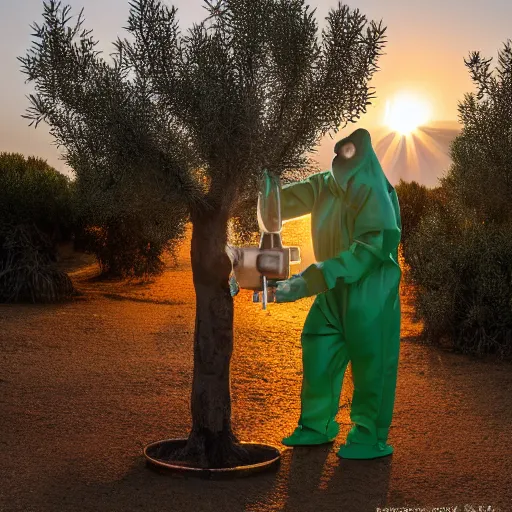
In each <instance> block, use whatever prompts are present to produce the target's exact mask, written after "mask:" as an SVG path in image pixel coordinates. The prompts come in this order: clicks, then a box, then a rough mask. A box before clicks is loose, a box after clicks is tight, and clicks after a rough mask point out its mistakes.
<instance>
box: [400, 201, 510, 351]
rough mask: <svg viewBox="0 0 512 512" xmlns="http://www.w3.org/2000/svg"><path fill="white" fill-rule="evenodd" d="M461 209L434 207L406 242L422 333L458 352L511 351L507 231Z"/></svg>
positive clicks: (429, 339)
mask: <svg viewBox="0 0 512 512" xmlns="http://www.w3.org/2000/svg"><path fill="white" fill-rule="evenodd" d="M463 212H464V210H463V208H462V207H456V206H455V205H452V206H451V207H450V209H447V210H443V209H440V208H434V209H432V210H431V211H429V212H428V214H427V215H426V216H425V217H424V218H423V220H422V221H421V222H420V225H419V228H418V231H417V233H416V235H415V236H413V237H412V239H411V241H410V245H409V251H408V255H409V261H408V263H409V266H410V268H409V270H408V272H409V273H410V276H411V277H412V280H413V281H414V283H415V284H416V308H417V313H418V315H419V316H420V317H421V319H422V320H423V322H424V332H423V334H424V336H425V337H426V339H427V340H428V341H430V342H432V343H435V344H439V343H443V342H448V343H449V344H451V345H452V346H453V347H454V348H455V349H457V350H458V351H461V352H464V353H471V354H475V355H483V354H485V353H493V354H497V355H499V356H501V357H509V356H511V355H512V350H511V349H512V258H511V255H512V236H511V235H512V233H511V232H507V231H506V230H504V229H503V228H501V227H498V226H492V225H486V224H485V223H481V222H480V223H479V222H476V221H475V220H474V218H471V217H470V216H469V214H467V213H466V216H464V213H463Z"/></svg>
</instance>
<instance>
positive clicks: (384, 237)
mask: <svg viewBox="0 0 512 512" xmlns="http://www.w3.org/2000/svg"><path fill="white" fill-rule="evenodd" d="M399 241H400V228H399V226H398V225H397V217H396V215H395V210H394V208H393V205H392V202H391V199H390V197H389V194H388V193H387V191H386V190H385V189H384V188H383V189H382V191H381V190H375V189H368V191H367V192H366V193H365V194H364V199H363V201H362V205H361V207H360V209H359V210H358V213H357V216H356V218H355V221H354V230H353V237H352V240H351V245H350V247H349V248H348V249H347V250H345V251H342V252H341V253H340V254H338V255H337V256H336V257H334V258H330V259H328V260H326V261H323V262H321V263H316V264H313V265H310V266H309V267H308V268H307V269H306V270H305V271H304V272H303V273H302V276H303V278H304V279H305V281H306V283H307V286H308V292H309V293H310V295H317V294H318V293H322V292H325V291H327V290H330V289H332V288H334V287H335V286H336V282H337V281H338V279H343V280H344V281H345V283H347V284H352V283H356V282H357V281H359V280H360V279H362V278H363V277H364V276H366V275H368V274H369V273H370V272H372V271H373V270H375V269H376V268H377V267H378V266H379V265H380V264H381V263H382V262H383V261H386V260H389V258H390V254H391V253H393V252H394V251H395V250H396V247H397V246H398V243H399Z"/></svg>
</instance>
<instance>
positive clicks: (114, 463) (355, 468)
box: [0, 221, 512, 512]
mask: <svg viewBox="0 0 512 512" xmlns="http://www.w3.org/2000/svg"><path fill="white" fill-rule="evenodd" d="M304 222H306V221H304ZM299 227H300V229H299ZM304 229H307V226H306V225H305V224H303V225H301V224H300V223H296V224H293V223H290V224H287V225H286V226H285V233H284V235H285V236H284V239H285V242H286V243H288V244H290V245H292V244H295V243H300V242H304V239H305V238H304ZM301 245H303V243H302V244H301ZM188 257H189V247H187V244H185V245H184V246H183V248H182V250H181V254H180V265H179V267H178V268H174V269H172V268H169V269H168V270H167V271H166V272H165V274H164V275H162V276H161V277H158V278H157V279H155V280H154V281H153V282H151V283H144V284H140V283H137V282H135V281H134V282H131V283H126V282H98V281H90V278H91V277H92V276H93V275H94V274H95V272H97V267H96V266H95V264H94V263H93V261H92V260H91V259H90V258H89V257H86V256H80V257H76V256H75V257H73V258H71V259H69V260H65V261H64V262H63V263H64V265H63V266H64V268H66V266H67V268H68V269H69V270H71V276H72V279H73V281H74V283H75V284H76V285H77V287H78V288H79V289H80V290H81V291H82V292H84V295H83V296H82V297H80V298H79V299H78V300H76V301H74V302H72V303H69V304H64V305H50V306H30V305H26V306H19V305H17V306H0V434H1V435H0V460H1V461H2V464H1V465H0V511H2V512H11V511H24V512H31V511H33V512H46V511H48V512H56V511H59V512H67V511H70V512H76V511H80V512H86V511H91V512H98V511H108V512H111V511H112V512H114V511H120V512H121V511H123V512H126V511H132V510H133V511H136V510H144V511H147V512H151V511H155V512H156V511H161V510H170V511H194V512H201V511H210V510H212V511H262V512H265V511H278V510H289V511H303V510H304V511H309V510H311V511H322V512H326V511H337V512H339V511H357V512H364V511H373V512H374V511H375V510H376V509H377V507H381V508H384V507H386V506H387V507H403V506H409V507H414V506H417V507H420V506H421V507H449V506H451V507H455V506H456V505H458V507H459V508H458V510H464V505H465V504H466V505H472V506H473V507H474V508H475V510H478V508H477V507H478V506H479V505H480V506H486V507H487V506H493V507H494V508H495V509H498V508H501V510H503V511H508V510H512V486H511V485H510V475H511V474H512V448H511V447H512V445H511V443H510V440H511V439H512V396H511V394H510V389H511V386H512V367H511V365H510V364H500V363H495V362H492V361H485V362H482V361H476V360H473V359H471V358H468V357H465V356H461V355H457V354H452V353H450V352H447V351H442V350H440V349H436V348H432V347H429V346H425V345H422V344H421V343H419V342H417V341H416V340H415V338H416V336H417V335H418V333H419V332H420V329H421V326H420V325H419V324H416V323H414V322H413V321H412V306H411V301H410V290H409V289H407V288H405V287H404V288H403V290H402V300H403V325H402V336H403V343H402V350H401V358H400V369H399V379H398V388H397V404H396V409H395V411H396V412H395V416H394V423H393V426H392V429H391V434H390V441H391V442H392V444H393V445H394V447H395V453H394V454H393V455H392V457H388V458H384V459H380V460H374V461H345V460H340V459H338V458H337V456H336V451H337V449H338V447H339V445H340V443H342V442H343V440H344V438H345V436H346V434H347V432H348V429H349V428H350V420H349V405H350V396H351V392H352V383H351V380H350V376H349V375H348V376H347V378H346V380H345V386H344V390H343V395H342V400H341V408H340V412H339V415H338V419H339V421H340V424H341V431H340V434H339V436H338V437H337V439H336V441H335V443H334V444H333V445H328V446H322V447H311V448H302V449H295V450H287V451H285V452H284V453H283V456H282V462H281V467H280V469H279V470H278V471H277V472H276V473H269V474H263V475H259V476H255V477H251V478H248V479H241V480H233V481H220V482H218V481H203V480H197V479H182V478H172V477H169V476H165V475H159V474H156V473H154V472H152V471H148V470H147V469H146V467H145V462H144V458H143V456H142V450H143V447H144V446H145V445H146V444H148V443H150V442H153V441H157V440H159V439H167V438H180V437H186V436H187V434H188V432H189V428H190V413H189V398H190V396H189V395H190V389H191V379H192V334H193V329H194V290H193V285H192V278H191V273H190V265H189V263H188ZM308 258H310V248H309V247H307V246H306V247H305V260H306V261H305V262H304V265H306V264H308V263H309V262H308V261H307V260H308ZM310 305H311V299H306V300H303V301H300V302H298V303H296V304H279V305H276V304H272V305H270V306H269V308H268V310H267V311H262V310H261V306H260V305H258V304H253V303H252V302H251V294H250V293H249V292H244V291H242V292H241V293H240V294H239V295H238V296H237V297H236V305H235V353H234V356H233V361H232V394H233V425H234V430H235V433H236V434H237V435H238V436H239V438H240V439H241V440H243V441H254V442H262V443H270V444H275V445H279V444H280V440H281V439H282V437H283V436H284V435H285V434H288V433H290V432H291V431H292V430H293V428H294V427H295V425H296V421H297V418H298V416H299V412H300V401H299V394H300V384H301V351H300V331H301V328H302V324H303V322H304V319H305V317H306V314H307V312H308V309H309V307H310ZM467 510H471V509H470V508H468V509H467ZM485 510H487V508H485Z"/></svg>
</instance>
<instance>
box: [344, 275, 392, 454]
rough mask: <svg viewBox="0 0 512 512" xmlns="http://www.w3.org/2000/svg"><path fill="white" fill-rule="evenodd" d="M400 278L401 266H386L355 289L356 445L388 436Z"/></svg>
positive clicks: (350, 322) (350, 315) (351, 306)
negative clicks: (399, 267) (398, 267)
mask: <svg viewBox="0 0 512 512" xmlns="http://www.w3.org/2000/svg"><path fill="white" fill-rule="evenodd" d="M399 276H400V270H399V269H397V268H396V267H392V266H383V267H382V268H381V269H379V271H377V272H374V273H372V274H371V275H369V276H367V277H366V278H364V279H363V280H362V281H360V282H359V283H357V284H355V285H353V286H352V287H351V288H350V291H349V298H348V307H347V312H346V319H345V325H346V335H347V347H348V353H349V357H350V360H351V364H352V374H353V377H354V396H353V400H352V408H351V414H350V417H351V420H352V422H353V423H354V424H355V425H354V427H353V428H352V429H351V431H350V432H349V434H348V437H347V441H348V442H351V443H357V444H363V445H375V444H376V443H377V442H378V441H379V440H380V441H385V440H386V439H387V434H388V431H389V426H390V424H391V418H392V414H393V406H394V397H395V388H396V375H397V366H398V352H399V343H400V311H399V298H398V295H397V294H398V282H399V278H400V277H399ZM397 307H398V309H397Z"/></svg>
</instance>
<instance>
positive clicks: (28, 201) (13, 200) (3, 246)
mask: <svg viewBox="0 0 512 512" xmlns="http://www.w3.org/2000/svg"><path fill="white" fill-rule="evenodd" d="M71 197H72V190H71V188H70V182H69V180H68V178H66V177H65V176H64V175H62V174H60V173H58V172H57V171H56V170H55V169H53V168H52V167H50V166H49V165H48V164H47V163H46V162H45V161H44V160H41V159H39V158H33V157H29V158H27V159H26V158H25V157H24V156H23V155H20V154H13V153H1V154H0V302H56V301H60V300H64V299H67V298H69V297H70V296H71V295H72V294H73V292H74V290H73V285H72V284H71V281H70V279H69V277H68V276H67V275H66V274H65V273H64V272H61V271H59V270H58V269H57V268H56V267H55V261H56V259H57V258H56V256H57V254H56V247H55V243H56V242H57V241H60V240H63V239H66V238H68V239H69V238H70V236H71V230H72V222H73V215H72V208H71Z"/></svg>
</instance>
